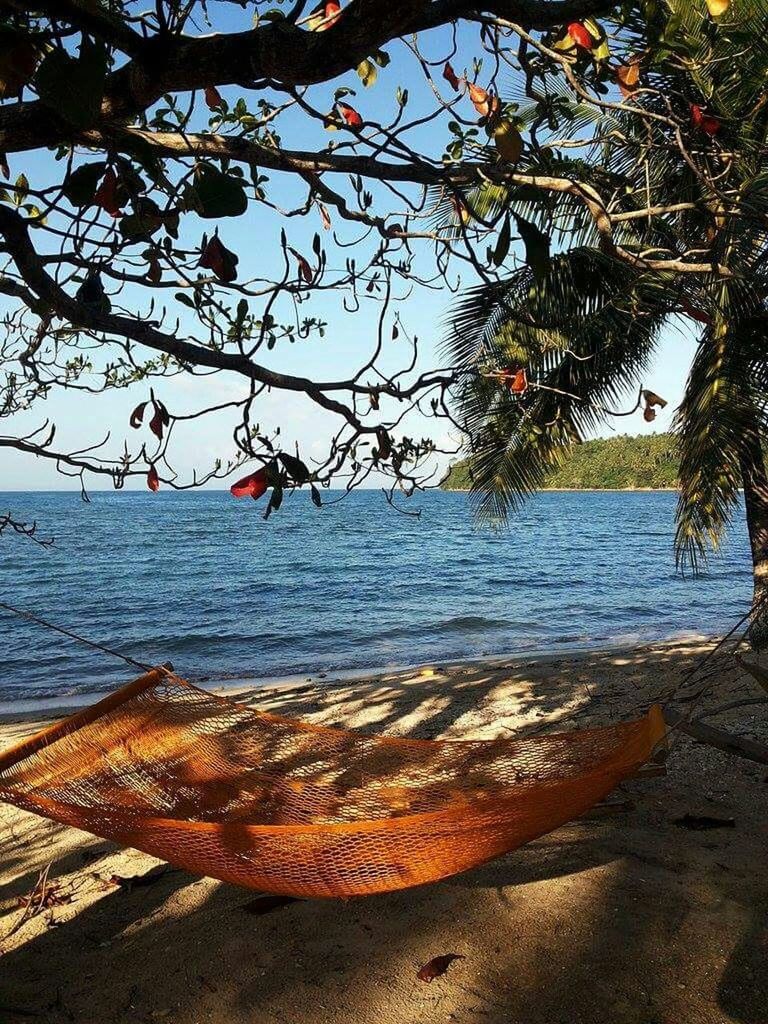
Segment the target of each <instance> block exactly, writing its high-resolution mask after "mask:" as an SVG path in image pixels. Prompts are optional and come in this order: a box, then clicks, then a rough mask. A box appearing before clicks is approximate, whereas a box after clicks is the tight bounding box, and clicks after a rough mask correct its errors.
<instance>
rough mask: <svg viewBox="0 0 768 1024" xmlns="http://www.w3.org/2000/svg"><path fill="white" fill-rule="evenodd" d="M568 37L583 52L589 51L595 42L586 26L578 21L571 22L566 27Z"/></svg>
mask: <svg viewBox="0 0 768 1024" xmlns="http://www.w3.org/2000/svg"><path fill="white" fill-rule="evenodd" d="M568 35H569V36H570V37H571V39H572V40H573V41H574V43H576V45H577V46H580V47H581V48H582V49H583V50H591V49H592V47H593V46H594V45H595V40H594V39H593V38H592V34H591V33H590V31H589V29H588V28H586V26H584V25H582V23H581V22H580V21H572V22H571V23H570V25H569V26H568Z"/></svg>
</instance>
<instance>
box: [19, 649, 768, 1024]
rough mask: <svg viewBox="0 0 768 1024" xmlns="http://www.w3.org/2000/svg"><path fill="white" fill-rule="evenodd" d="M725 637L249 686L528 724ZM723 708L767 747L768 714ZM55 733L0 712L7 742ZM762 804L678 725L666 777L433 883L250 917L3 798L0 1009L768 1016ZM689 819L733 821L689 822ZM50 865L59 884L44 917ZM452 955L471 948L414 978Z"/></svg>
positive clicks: (767, 840) (721, 679)
mask: <svg viewBox="0 0 768 1024" xmlns="http://www.w3.org/2000/svg"><path fill="white" fill-rule="evenodd" d="M708 646H709V645H708V644H707V643H704V642H693V641H686V642H675V643H666V644H656V645H652V646H645V647H639V648H634V649H628V650H610V651H604V652H589V653H583V654H573V655H566V656H558V657H552V658H536V659H532V658H529V659H504V658H497V659H492V660H490V661H486V662H473V663H466V664H456V665H450V666H440V667H437V668H436V667H430V666H427V667H426V668H425V669H423V670H422V669H417V670H411V671H408V672H399V673H390V674H385V675H378V676H372V677H366V678H363V679H355V680H343V681H340V682H335V683H327V682H326V683H323V682H319V683H317V684H315V683H311V684H308V683H301V684H296V685H288V686H285V685H283V686H280V687H273V688H268V689H258V690H250V691H246V692H245V693H244V694H241V695H240V699H247V700H248V701H249V702H252V703H253V704H254V706H258V707H259V708H262V709H265V710H269V711H274V712H279V713H282V714H286V715H293V716H297V717H301V718H306V719H308V720H311V721H315V722H322V723H325V724H333V725H343V726H346V727H359V728H362V729H366V730H370V731H374V732H381V733H390V734H393V735H410V736H414V737H421V738H432V737H444V738H479V737H492V736H498V735H500V734H502V735H504V734H509V735H512V734H513V733H518V734H520V735H526V734H530V733H531V732H535V731H539V730H549V731H556V730H568V729H573V728H578V727H580V726H583V725H586V724H588V723H603V722H605V723H607V722H612V721H616V720H619V719H622V718H630V717H633V716H636V715H638V714H641V713H642V712H643V711H644V710H645V709H646V708H647V707H648V706H649V704H651V703H653V702H654V701H661V702H662V703H668V702H669V701H670V700H671V698H672V696H673V695H674V694H675V691H676V690H677V688H678V686H679V683H680V680H681V679H682V678H683V676H684V675H685V673H686V672H687V671H688V670H689V669H690V667H691V666H692V665H693V664H694V662H695V661H696V659H697V658H700V657H701V656H702V654H704V653H706V651H707V648H708ZM708 683H709V686H710V689H711V692H708V693H705V694H703V695H700V696H696V697H695V708H696V709H697V712H698V713H702V712H706V711H707V710H711V709H712V708H713V707H715V706H716V705H720V704H723V703H725V702H738V701H741V700H743V699H747V698H755V697H759V696H760V695H761V691H760V689H759V687H757V685H756V684H755V683H754V682H753V681H752V680H751V679H750V678H749V677H745V676H744V675H743V674H742V673H741V672H740V671H739V670H738V668H737V667H736V666H735V665H732V663H728V664H727V665H725V666H724V667H723V668H722V669H721V670H720V671H719V672H718V673H717V674H716V675H715V676H713V677H712V678H711V679H709V680H708ZM685 692H688V695H689V696H691V695H692V693H691V691H690V688H689V689H688V691H684V695H685ZM689 706H690V705H689V704H686V703H685V702H681V703H678V707H680V708H681V709H682V710H686V709H687V708H688V707H689ZM708 721H711V723H712V724H717V725H718V726H719V727H722V728H724V729H728V730H730V731H732V732H735V733H737V734H739V735H741V736H746V737H751V738H753V739H760V740H762V741H763V742H766V741H768V715H766V709H765V707H762V706H750V705H745V706H742V707H739V708H734V709H733V710H731V711H729V712H727V713H726V714H723V715H719V716H718V717H717V718H716V719H708ZM42 724H43V723H42V722H41V721H40V720H39V718H37V719H35V716H31V717H30V716H29V715H13V714H11V715H5V716H4V717H3V718H2V719H0V747H5V746H7V745H10V744H12V743H15V742H18V741H19V740H20V739H22V738H23V737H25V736H27V735H29V734H31V733H32V732H33V731H35V730H36V729H37V728H39V727H40V725H42ZM767 811H768V768H766V767H765V766H761V765H759V764H756V763H752V762H749V761H746V760H739V759H736V758H734V757H728V756H726V755H724V754H722V753H720V752H718V751H716V750H714V749H712V748H711V747H705V746H702V745H700V744H697V743H695V742H693V741H692V740H691V739H689V738H688V737H686V736H683V735H681V734H679V733H676V734H674V736H673V742H672V749H671V753H670V757H669V761H668V772H667V774H666V775H665V776H662V777H657V778H649V779H643V780H635V781H633V782H631V783H627V784H625V785H624V786H623V787H622V788H621V790H619V791H617V792H615V793H614V794H613V795H612V796H611V797H610V798H609V801H608V802H607V803H606V804H604V805H601V806H599V807H597V808H595V809H594V810H593V811H592V812H591V813H590V814H589V815H588V816H586V817H585V818H582V819H579V820H578V821H575V822H572V823H571V824H569V825H566V826H564V827H563V828H561V829H559V830H558V831H556V832H554V833H552V834H551V835H548V836H545V837H544V838H542V839H540V840H538V841H536V842H534V843H531V844H529V845H528V846H526V847H524V848H522V849H520V850H517V851H515V852H514V853H512V854H510V855H508V856H506V857H504V858H502V859H500V860H497V861H494V862H492V863H489V864H486V865H484V866H482V867H480V868H478V869H476V870H474V871H471V872H468V873H466V874H463V875H459V876H457V877H454V878H451V879H449V880H447V881H445V882H443V883H440V884H438V885H434V886H430V887H425V888H419V889H414V890H410V891H403V892H399V893H395V894H391V895H386V896H376V897H369V898H365V899H356V900H351V901H347V902H336V901H333V902H331V901H301V902H298V901H297V902H293V903H290V904H288V905H285V906H282V907H276V908H273V909H271V910H269V911H268V912H266V913H254V912H253V906H252V905H251V906H249V904H252V900H253V898H254V895H255V894H254V893H252V892H249V891H246V890H242V889H238V888H236V887H234V886H229V885H224V884H221V883H219V882H215V881H212V880H210V879H198V878H195V877H193V876H191V875H188V874H186V873H184V872H181V871H178V870H175V869H173V868H170V867H165V866H164V865H162V864H160V862H158V861H156V860H154V859H152V858H150V857H147V856H145V855H143V854H140V853H138V852H137V851H135V850H120V849H117V848H116V847H114V846H113V845H111V844H109V843H105V842H103V841H101V840H98V839H96V838H94V837H92V836H89V835H86V834H84V833H82V832H77V831H75V830H74V829H69V828H64V827H61V826H58V825H55V824H53V823H51V822H48V821H44V820H42V819H40V818H38V817H35V816H33V815H30V814H28V813H24V812H21V811H18V810H16V809H14V808H12V807H9V806H6V805H2V806H0V836H1V837H2V845H1V846H0V954H1V955H0V1021H2V1022H3V1024H6V1022H7V1024H17V1022H21V1021H25V1020H41V1021H50V1022H52V1024H58V1022H60V1021H61V1022H64V1021H77V1022H81V1024H91V1022H92V1024H107V1022H112V1021H115V1022H118V1021H119V1022H131V1021H136V1022H155V1021H170V1022H174V1024H175V1022H178V1024H198V1022H200V1024H202V1022H206V1024H208V1022H210V1024H225V1022H226V1024H230V1022H231V1024H246V1022H248V1024H261V1022H264V1024H266V1022H270V1021H281V1022H286V1024H291V1022H293V1021H296V1020H302V1021H303V1022H307V1024H315V1022H317V1024H320V1022H323V1024H326V1022H333V1024H337V1022H338V1024H341V1022H344V1024H347V1022H350V1024H351V1022H355V1024H389V1022H392V1024H406V1022H408V1024H410V1022H432V1021H435V1022H436V1021H462V1022H478V1024H479V1022H485V1024H518V1022H519V1024H561V1022H562V1024H602V1022H606V1024H608V1022H618V1024H683V1022H685V1024H688V1022H691V1024H723V1022H731V1021H733V1022H742V1024H766V1022H768V926H767V921H768V881H766V872H765V866H766V857H767V852H766V851H767V850H768V813H767ZM686 814H689V815H699V816H701V815H707V816H709V817H712V818H719V819H722V820H723V821H722V827H719V828H715V829H711V830H705V831H700V830H695V829H690V828H687V827H684V823H683V822H681V821H680V820H679V819H681V818H682V817H683V816H684V815H686ZM44 871H47V880H48V893H49V896H48V899H47V900H46V905H45V906H44V907H42V908H40V909H39V912H36V913H34V914H30V913H29V910H28V908H26V906H25V896H27V895H28V894H29V893H30V892H31V891H32V890H33V888H34V887H35V885H36V883H37V882H38V878H39V876H40V872H44ZM447 953H455V954H460V955H461V957H462V958H463V959H457V960H455V961H454V962H453V963H452V964H451V966H450V967H449V969H448V971H447V972H446V973H445V974H444V975H443V976H441V977H439V978H437V979H436V980H434V981H433V982H432V983H430V984H426V983H424V982H423V981H420V980H419V979H418V978H417V971H418V969H419V967H420V966H422V965H423V964H425V963H426V962H427V961H429V960H430V959H431V958H433V957H435V956H439V955H442V954H447Z"/></svg>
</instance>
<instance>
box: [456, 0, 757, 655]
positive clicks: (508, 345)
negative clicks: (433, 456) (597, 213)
mask: <svg viewBox="0 0 768 1024" xmlns="http://www.w3.org/2000/svg"><path fill="white" fill-rule="evenodd" d="M674 7H675V10H676V13H675V18H676V21H675V24H674V32H675V33H676V35H675V34H674V33H673V32H672V28H671V17H670V10H669V9H667V8H665V11H666V13H665V14H664V15H663V16H662V15H658V16H657V18H656V20H655V21H654V22H652V23H647V22H645V21H643V20H641V19H640V18H639V17H637V18H635V19H634V20H632V19H630V20H628V21H627V22H625V23H624V24H623V25H622V26H621V27H620V28H619V29H618V30H617V32H616V34H615V37H614V38H615V41H614V42H613V46H614V47H617V48H618V49H619V50H620V49H622V48H623V49H624V51H625V58H624V59H625V64H624V65H622V67H630V66H632V64H631V61H632V60H633V59H637V58H632V57H631V56H629V55H630V54H641V53H643V54H645V56H644V57H643V58H642V59H639V65H640V67H642V68H643V71H642V75H641V85H642V86H643V88H641V89H640V90H639V91H637V92H636V93H635V94H634V95H633V96H632V98H631V103H627V104H625V106H630V105H631V106H633V107H634V108H636V109H637V110H638V111H641V112H644V113H645V114H661V115H666V116H665V117H664V118H660V119H658V120H655V119H649V118H648V117H647V116H643V113H630V112H629V111H627V110H621V109H606V110H602V111H600V113H599V115H598V116H597V117H596V118H595V115H594V108H590V107H588V106H586V105H585V104H584V103H583V102H581V100H578V98H577V99H576V100H574V99H572V98H571V99H569V98H568V97H569V95H571V96H572V94H569V93H567V92H566V91H565V90H564V87H563V86H562V85H559V86H558V85H556V86H554V87H553V86H552V85H551V84H548V85H546V90H547V96H548V99H549V100H552V98H553V97H555V96H556V97H557V104H558V110H559V111H565V112H566V113H565V117H566V118H567V120H568V121H569V122H570V125H571V128H572V132H571V134H572V135H573V136H574V137H575V138H576V139H577V140H578V139H581V140H582V141H583V140H584V128H585V125H586V124H587V120H588V118H590V117H592V118H593V124H592V128H591V140H592V142H591V145H590V146H588V147H587V148H586V156H585V157H583V158H580V159H573V158H570V157H568V156H563V155H561V154H560V153H559V152H558V150H557V149H556V148H555V147H553V148H552V149H551V150H549V149H547V147H541V146H539V147H532V149H531V153H530V155H529V164H528V166H527V167H526V170H530V171H537V172H539V173H541V174H549V175H553V174H556V175H558V176H560V177H563V176H571V177H572V178H574V179H575V180H578V181H580V182H583V183H584V184H586V185H593V186H594V187H595V188H597V189H598V190H599V191H600V192H601V194H602V195H606V194H609V195H611V197H612V199H611V214H612V220H613V228H614V237H615V239H616V241H617V243H618V244H619V245H620V246H621V247H622V248H623V249H624V250H628V251H630V252H631V253H636V254H640V253H648V252H653V251H660V250H664V251H665V252H669V251H670V250H671V252H672V253H674V254H679V256H680V261H681V262H685V261H687V260H691V259H693V260H704V261H706V262H708V263H711V264H713V265H714V266H715V267H725V268H727V270H728V273H727V275H723V274H719V273H710V274H706V275H703V274H696V273H689V272H676V271H674V270H669V269H667V270H664V271H663V272H662V271H660V270H653V269H648V268H647V266H645V265H644V264H643V262H641V261H638V264H637V265H633V264H632V263H628V262H626V260H624V259H619V258H617V257H616V256H615V255H612V254H610V253H609V252H606V251H604V248H605V247H604V246H601V241H600V237H599V236H598V232H597V230H596V227H595V224H594V221H593V220H592V218H591V217H590V216H589V215H588V214H587V213H586V212H585V209H584V206H583V204H581V203H579V202H577V201H575V200H573V199H571V198H568V200H567V201H566V202H558V203H557V204H555V205H553V203H552V200H551V197H547V196H545V195H543V194H542V193H538V192H535V191H532V190H530V189H525V190H523V189H515V188H509V187H502V186H499V185H491V184H487V185H484V186H482V187H480V188H478V189H475V190H474V191H473V192H468V193H467V194H466V195H465V197H464V201H465V203H466V206H467V207H468V208H469V209H470V210H472V211H474V212H475V213H476V214H477V215H478V217H482V219H483V220H484V221H486V222H487V221H488V220H489V219H490V220H494V219H495V220H496V221H497V222H499V221H502V220H503V219H504V218H509V217H510V216H511V217H512V219H513V222H514V221H515V220H516V222H517V223H518V225H519V226H520V229H521V231H520V233H521V236H522V238H523V240H524V241H525V242H526V243H527V245H528V248H529V262H528V264H525V265H522V266H517V267H516V268H515V269H513V270H512V271H511V272H510V273H508V274H505V275H504V276H502V277H501V278H500V280H498V281H490V282H489V283H486V284H483V285H481V286H479V287H477V288H474V289H473V290H471V291H469V292H467V293H466V294H465V295H464V296H463V297H462V299H461V300H460V303H459V304H458V306H457V307H456V308H455V310H454V312H453V314H452V324H451V330H450V334H449V337H448V340H447V343H446V344H447V347H448V349H449V351H450V355H451V357H452V359H453V360H454V361H455V363H456V365H457V366H458V367H460V368H461V370H462V373H463V376H462V384H461V388H460V396H459V406H460V417H461V418H462V419H463V421H464V423H465V425H466V427H467V429H468V431H469V434H470V438H471V440H470V443H469V460H470V473H471V477H472V481H473V483H472V490H473V491H474V493H475V495H476V498H477V502H478V510H479V513H480V514H481V515H482V516H486V517H494V518H499V517H504V516H505V515H506V514H507V513H508V511H509V510H510V509H515V508H516V507H517V506H518V505H519V503H520V502H521V501H522V500H524V499H525V497H526V496H528V495H530V494H531V493H532V492H534V491H535V490H536V489H538V488H540V487H541V486H542V484H543V483H544V481H545V480H546V477H547V475H548V473H549V472H550V470H551V469H552V467H553V466H554V465H556V464H557V463H558V462H559V461H560V460H562V459H563V458H564V457H566V456H567V453H568V450H569V448H570V446H571V445H572V444H573V443H578V442H579V441H580V440H582V439H583V438H584V437H585V435H588V434H589V433H590V432H591V431H592V430H593V429H594V428H595V427H597V426H598V425H599V424H601V423H603V422H605V421H607V420H608V419H610V417H611V415H612V414H613V413H614V412H615V411H616V407H617V404H619V403H621V402H622V401H623V400H625V399H626V396H627V395H628V394H629V393H630V392H631V391H632V390H634V389H636V388H637V386H638V382H639V381H640V380H641V379H642V376H643V373H644V372H645V371H646V368H647V367H648V365H649V363H650V360H651V358H652V356H653V353H654V349H655V347H656V344H657V342H658V339H659V335H660V332H661V330H662V328H663V327H664V326H665V325H672V326H673V327H677V328H678V329H681V330H683V329H685V330H691V329H692V330H694V331H695V332H696V340H697V348H696V354H695V357H694V359H693V364H692V366H691V370H690V376H689V378H688V381H687V385H686V390H685V396H684V400H683V402H682V404H681V406H680V408H679V409H678V410H677V413H676V418H675V424H674V430H675V433H676V440H677V445H678V447H679V456H680V496H679V503H678V508H677V529H676V538H675V548H676V556H677V560H678V564H679V565H681V566H686V565H688V566H691V567H692V568H693V569H694V570H695V569H696V568H697V567H698V566H699V564H700V563H701V562H702V560H703V559H704V558H705V557H706V553H707V551H708V549H709V548H711V547H715V546H716V545H717V543H718V540H719V539H720V537H721V536H722V533H723V530H724V528H725V527H726V525H727V524H728V522H729V520H730V519H731V517H732V516H733V514H734V512H735V510H737V508H738V507H739V506H740V500H739V488H740V487H741V486H743V488H744V508H745V512H746V519H747V525H748V531H749V538H750V542H751V549H752V559H753V564H754V608H755V609H760V610H762V609H763V607H764V606H765V603H766V601H768V479H767V477H766V466H765V459H764V453H763V438H764V437H765V436H766V426H768V401H767V399H768V346H767V345H766V327H767V326H768V145H767V143H768V90H767V83H766V77H765V68H766V66H768V42H767V41H766V40H768V10H767V9H766V5H765V3H764V2H763V0H741V2H740V3H739V5H738V12H737V14H738V21H735V20H733V19H732V23H731V22H728V23H727V24H725V23H723V24H720V25H714V24H713V23H712V22H711V21H710V20H708V19H707V17H706V11H704V16H702V7H703V4H701V3H699V2H698V0H690V2H688V3H685V4H684V3H679V2H676V3H675V4H674ZM734 19H735V15H734ZM673 36H674V38H673V39H672V42H670V39H671V38H672V37H673ZM649 53H651V54H655V57H654V58H653V60H654V62H653V63H652V64H649V58H648V54H649ZM582 59H584V58H582ZM616 73H617V71H616V66H615V64H613V65H611V64H604V65H603V67H602V69H601V74H602V78H603V80H604V81H605V80H606V79H609V78H612V81H613V82H614V84H615V82H616ZM546 81H549V82H551V78H550V79H549V80H546V79H545V82H546ZM513 98H515V97H513ZM540 106H541V104H540V103H539V104H538V107H539V108H540ZM531 109H532V108H530V107H529V109H527V110H526V109H522V110H520V112H519V117H520V123H523V122H524V121H525V120H526V118H528V119H530V117H531V116H532V115H531ZM533 109H536V105H534V108H533ZM669 115H671V117H672V119H673V120H674V121H675V122H676V123H677V128H676V129H674V128H673V127H671V126H670V124H669V123H668V116H669ZM566 126H567V125H566ZM552 132H553V133H554V132H557V133H559V138H560V139H562V138H563V118H562V117H560V118H559V123H558V124H556V125H553V126H552ZM565 152H569V150H565ZM454 205H455V204H454ZM656 208H662V210H663V211H664V212H653V213H649V214H648V215H647V216H646V215H643V216H637V214H638V212H639V211H641V210H648V209H650V210H655V209H656ZM537 233H538V234H537ZM547 237H549V238H551V244H552V248H553V250H554V255H552V256H551V257H550V258H549V259H548V260H547V259H546V258H545V259H544V260H542V248H546V245H545V240H546V238H547ZM532 241H533V243H536V242H537V241H538V253H537V259H535V260H534V259H531V258H530V255H531V253H530V249H531V244H532ZM692 254H693V255H692ZM505 368H507V369H513V370H514V369H518V368H525V370H526V374H527V378H528V381H529V382H530V386H529V387H528V388H527V389H525V390H524V391H520V390H519V389H518V390H517V391H515V390H510V388H509V387H508V386H505V385H506V384H508V383H509V378H506V379H505V378H503V377H500V376H498V375H495V376H494V374H498V371H499V370H504V369H505ZM651 410H652V406H651ZM648 415H649V417H650V416H651V415H652V411H651V412H649V413H648ZM751 636H752V641H753V643H755V644H756V645H760V646H762V645H763V644H764V643H765V642H768V614H763V615H756V616H754V618H753V624H752V628H751Z"/></svg>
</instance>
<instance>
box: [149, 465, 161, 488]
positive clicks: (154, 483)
mask: <svg viewBox="0 0 768 1024" xmlns="http://www.w3.org/2000/svg"><path fill="white" fill-rule="evenodd" d="M147 487H148V488H149V489H150V491H159V490H160V477H159V476H158V475H157V470H156V469H155V466H154V464H153V465H151V466H150V467H149V472H148V473H147Z"/></svg>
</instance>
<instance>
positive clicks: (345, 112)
mask: <svg viewBox="0 0 768 1024" xmlns="http://www.w3.org/2000/svg"><path fill="white" fill-rule="evenodd" d="M338 107H339V113H340V114H341V116H342V117H343V118H344V120H345V121H346V123H347V124H348V125H349V127H350V128H362V127H363V119H362V117H360V115H359V114H358V112H357V111H356V110H355V108H354V107H350V105H349V104H348V103H339V104H338Z"/></svg>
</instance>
